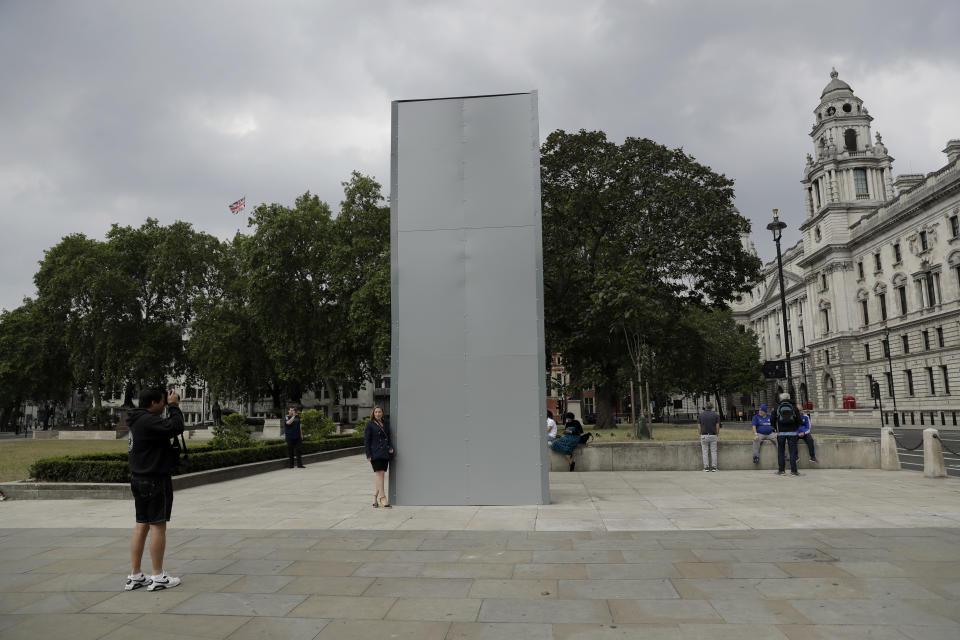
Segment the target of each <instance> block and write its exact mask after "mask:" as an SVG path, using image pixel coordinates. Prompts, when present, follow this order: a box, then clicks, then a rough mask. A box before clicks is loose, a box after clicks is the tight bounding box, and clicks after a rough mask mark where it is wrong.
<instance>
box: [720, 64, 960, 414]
mask: <svg viewBox="0 0 960 640" xmlns="http://www.w3.org/2000/svg"><path fill="white" fill-rule="evenodd" d="M813 118H814V120H813V126H812V129H811V131H810V137H811V139H812V142H813V153H811V154H808V155H807V158H806V164H805V166H804V167H803V173H802V177H801V180H800V183H801V185H802V187H803V202H804V214H805V215H804V219H803V221H802V222H800V223H799V227H800V230H801V232H802V240H801V241H800V242H798V243H797V244H796V245H794V246H793V247H790V248H787V249H786V251H785V252H784V254H783V268H784V283H785V285H784V288H785V294H786V302H787V315H788V327H789V328H788V332H789V340H790V345H791V351H792V353H791V359H792V362H793V367H792V369H793V382H794V387H795V389H796V390H797V395H798V398H797V399H798V400H799V401H801V402H809V403H811V404H812V406H813V407H814V409H815V410H816V411H817V412H818V413H821V412H822V413H821V415H822V416H824V417H825V420H824V422H827V421H831V420H836V421H843V418H844V412H843V407H844V401H845V399H847V402H848V404H849V399H850V398H853V399H854V401H855V402H856V404H857V406H858V408H860V409H863V408H864V407H869V408H871V409H872V408H873V406H874V400H873V399H871V393H870V389H871V387H872V384H873V382H874V381H876V382H877V383H878V384H879V386H880V391H881V398H880V400H881V401H882V403H883V409H884V410H885V411H887V410H890V409H892V408H893V404H894V400H895V401H896V408H897V410H898V411H899V413H900V415H901V419H902V420H903V421H904V422H905V423H906V424H907V425H911V424H913V425H918V426H919V425H920V424H926V425H929V424H931V423H933V424H936V425H941V424H946V425H953V424H957V420H958V419H960V222H958V216H960V140H950V141H948V142H947V144H946V148H945V149H944V150H943V151H944V153H945V154H946V158H947V162H946V164H945V165H944V166H942V167H940V168H938V169H936V170H934V171H932V172H930V173H927V174H925V175H923V174H907V175H899V176H894V173H893V161H894V159H893V157H891V155H890V151H889V150H888V149H887V147H886V146H885V145H884V143H883V141H882V138H881V136H880V134H879V133H872V132H871V123H872V122H873V117H872V116H871V115H870V113H869V112H868V110H867V107H866V105H865V104H864V103H863V100H861V99H860V98H859V97H857V96H856V95H855V94H854V92H853V89H852V88H851V87H850V85H849V84H847V83H846V82H844V81H843V80H841V79H840V78H839V75H838V74H837V72H836V70H834V71H833V72H832V73H831V74H830V82H829V83H828V84H827V85H826V87H824V89H823V92H822V94H821V96H820V101H819V104H817V106H816V108H815V109H814V110H813ZM904 133H906V132H904ZM797 222H798V221H793V223H794V224H796V223H797ZM732 307H733V311H734V315H735V317H736V318H737V320H738V322H740V323H741V324H742V325H744V326H746V327H749V328H750V329H752V330H753V331H754V332H755V333H756V334H757V336H758V340H759V344H760V349H761V357H762V358H763V359H765V360H777V359H783V358H785V357H786V352H785V346H784V340H783V338H784V336H783V335H782V327H783V321H782V315H781V304H780V289H779V282H778V277H777V263H776V260H773V261H771V262H770V263H768V264H766V265H765V266H764V270H763V280H762V282H760V283H759V284H758V285H757V286H755V287H754V288H753V290H751V291H750V292H748V293H747V294H744V295H742V296H740V297H739V298H738V299H737V300H735V301H733V302H732ZM781 388H786V381H785V380H780V381H770V384H769V385H768V388H767V389H766V390H765V391H763V392H761V393H759V394H754V395H753V397H737V398H732V401H733V403H734V404H736V405H737V406H738V407H741V406H742V407H743V408H744V409H746V410H748V411H749V410H750V409H752V408H754V407H755V406H756V405H758V404H760V403H762V402H767V403H770V402H771V401H772V400H773V398H774V397H775V395H774V394H775V393H776V392H777V391H778V389H781ZM848 415H849V413H848ZM861 415H862V417H864V418H867V416H865V415H863V414H861ZM878 424H879V423H878Z"/></svg>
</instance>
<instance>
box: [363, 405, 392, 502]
mask: <svg viewBox="0 0 960 640" xmlns="http://www.w3.org/2000/svg"><path fill="white" fill-rule="evenodd" d="M363 447H364V449H365V450H366V453H367V460H369V461H370V464H371V466H373V472H374V474H375V475H376V480H375V481H374V493H373V506H374V507H379V506H381V502H382V505H383V506H384V507H385V508H388V509H389V508H390V502H389V501H388V499H387V492H386V491H384V489H383V476H384V474H385V473H386V471H387V469H388V468H389V467H390V459H391V458H392V457H393V442H392V441H391V440H390V427H388V426H387V425H385V424H384V422H383V409H382V408H380V407H375V408H374V409H373V419H372V420H370V421H369V422H367V426H366V428H365V429H364V430H363Z"/></svg>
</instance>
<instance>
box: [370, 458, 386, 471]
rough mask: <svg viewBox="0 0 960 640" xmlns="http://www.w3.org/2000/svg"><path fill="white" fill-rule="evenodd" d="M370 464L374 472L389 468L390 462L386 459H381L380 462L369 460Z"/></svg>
mask: <svg viewBox="0 0 960 640" xmlns="http://www.w3.org/2000/svg"><path fill="white" fill-rule="evenodd" d="M370 464H371V465H372V466H373V470H374V471H386V470H387V467H389V466H390V460H389V459H388V458H383V459H381V460H371V461H370Z"/></svg>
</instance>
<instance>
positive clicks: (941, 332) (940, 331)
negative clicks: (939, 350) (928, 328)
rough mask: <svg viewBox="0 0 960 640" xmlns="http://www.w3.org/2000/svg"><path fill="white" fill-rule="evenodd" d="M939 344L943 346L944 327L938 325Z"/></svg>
mask: <svg viewBox="0 0 960 640" xmlns="http://www.w3.org/2000/svg"><path fill="white" fill-rule="evenodd" d="M937 345H938V346H941V347H942V346H943V327H937Z"/></svg>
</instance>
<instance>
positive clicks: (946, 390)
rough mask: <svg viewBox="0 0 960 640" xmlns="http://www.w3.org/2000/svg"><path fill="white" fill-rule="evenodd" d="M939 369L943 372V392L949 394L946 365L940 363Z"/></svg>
mask: <svg viewBox="0 0 960 640" xmlns="http://www.w3.org/2000/svg"><path fill="white" fill-rule="evenodd" d="M940 371H942V372H943V392H944V393H945V394H947V395H950V379H949V378H947V365H945V364H942V365H940Z"/></svg>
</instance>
